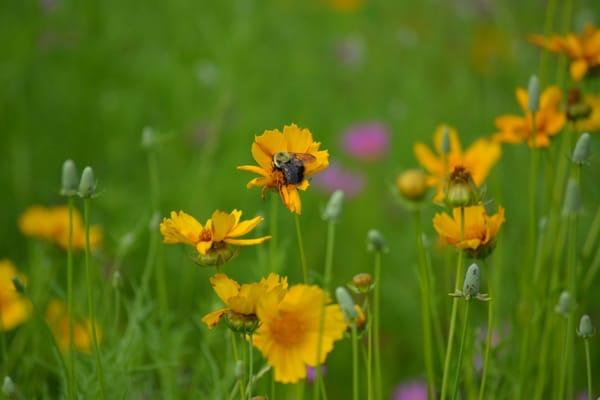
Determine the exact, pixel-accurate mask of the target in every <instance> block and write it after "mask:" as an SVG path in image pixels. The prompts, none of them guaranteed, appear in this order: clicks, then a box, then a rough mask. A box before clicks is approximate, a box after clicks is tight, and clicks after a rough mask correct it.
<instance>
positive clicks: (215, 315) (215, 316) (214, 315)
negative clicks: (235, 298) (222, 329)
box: [202, 308, 227, 329]
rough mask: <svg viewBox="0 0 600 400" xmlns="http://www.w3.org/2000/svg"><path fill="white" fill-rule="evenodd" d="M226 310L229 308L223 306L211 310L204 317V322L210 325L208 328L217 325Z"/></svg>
mask: <svg viewBox="0 0 600 400" xmlns="http://www.w3.org/2000/svg"><path fill="white" fill-rule="evenodd" d="M225 311H227V308H222V309H220V310H217V311H213V312H210V313H208V314H206V315H205V316H204V317H202V322H204V323H205V324H206V326H208V329H212V328H214V327H215V326H217V324H218V323H219V321H220V320H221V317H222V316H223V314H224V313H225Z"/></svg>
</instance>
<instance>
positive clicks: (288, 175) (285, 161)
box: [273, 151, 317, 185]
mask: <svg viewBox="0 0 600 400" xmlns="http://www.w3.org/2000/svg"><path fill="white" fill-rule="evenodd" d="M315 161H317V158H316V157H315V156H313V155H312V154H307V153H291V152H287V151H279V152H277V153H275V154H273V166H274V167H275V169H277V170H279V171H281V173H282V174H283V177H284V179H285V183H286V184H292V185H297V184H299V183H300V182H302V181H303V180H304V170H305V167H304V166H305V165H306V164H311V163H313V162H315Z"/></svg>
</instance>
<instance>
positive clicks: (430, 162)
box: [413, 143, 444, 175]
mask: <svg viewBox="0 0 600 400" xmlns="http://www.w3.org/2000/svg"><path fill="white" fill-rule="evenodd" d="M413 150H414V153H415V157H416V159H417V161H418V162H419V164H421V165H422V166H423V167H424V168H425V169H426V170H427V171H429V173H431V174H434V175H440V174H442V173H443V170H444V165H443V164H442V161H441V159H439V158H438V157H436V156H435V155H434V154H433V153H432V152H431V150H429V148H428V147H427V146H425V145H424V144H423V143H415V145H414V147H413Z"/></svg>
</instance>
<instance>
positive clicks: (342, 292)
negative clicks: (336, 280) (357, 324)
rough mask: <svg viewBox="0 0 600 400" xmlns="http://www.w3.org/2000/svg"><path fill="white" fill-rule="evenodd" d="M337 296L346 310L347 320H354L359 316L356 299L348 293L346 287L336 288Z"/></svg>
mask: <svg viewBox="0 0 600 400" xmlns="http://www.w3.org/2000/svg"><path fill="white" fill-rule="evenodd" d="M335 297H336V298H337V301H338V304H339V305H340V308H341V309H342V311H343V312H344V316H345V317H346V320H347V321H348V322H352V321H354V320H355V319H356V317H358V313H357V312H356V309H355V308H354V300H353V299H352V296H350V293H348V291H347V290H346V289H345V288H343V287H341V286H339V287H338V288H337V289H335Z"/></svg>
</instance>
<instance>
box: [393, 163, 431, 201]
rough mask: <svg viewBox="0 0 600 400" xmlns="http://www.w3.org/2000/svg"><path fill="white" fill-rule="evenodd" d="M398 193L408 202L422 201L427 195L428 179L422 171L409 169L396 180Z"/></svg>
mask: <svg viewBox="0 0 600 400" xmlns="http://www.w3.org/2000/svg"><path fill="white" fill-rule="evenodd" d="M396 187H397V188H398V191H399V192H400V194H401V195H402V197H404V198H405V199H407V200H411V201H418V200H422V199H423V197H425V194H426V193H427V177H426V176H425V173H424V172H423V171H422V170H420V169H409V170H406V171H404V172H403V173H401V174H400V175H399V176H398V178H397V179H396Z"/></svg>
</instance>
